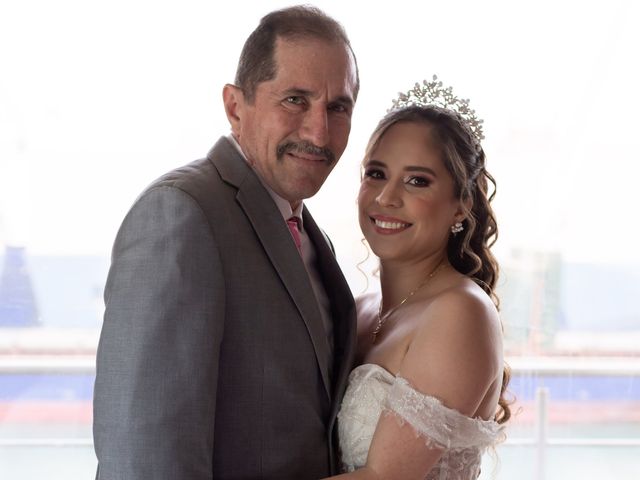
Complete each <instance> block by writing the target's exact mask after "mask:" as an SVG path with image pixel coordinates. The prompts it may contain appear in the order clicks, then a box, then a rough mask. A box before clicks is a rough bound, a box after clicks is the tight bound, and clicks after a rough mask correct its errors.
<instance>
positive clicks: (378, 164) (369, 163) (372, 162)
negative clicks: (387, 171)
mask: <svg viewBox="0 0 640 480" xmlns="http://www.w3.org/2000/svg"><path fill="white" fill-rule="evenodd" d="M365 167H383V168H386V167H387V164H386V163H384V162H381V161H380V160H369V161H367V163H365Z"/></svg>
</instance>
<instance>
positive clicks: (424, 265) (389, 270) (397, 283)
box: [380, 254, 448, 309]
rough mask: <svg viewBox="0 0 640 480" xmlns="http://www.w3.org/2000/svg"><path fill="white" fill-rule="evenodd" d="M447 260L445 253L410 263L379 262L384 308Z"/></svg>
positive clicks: (411, 289) (398, 300) (417, 284)
mask: <svg viewBox="0 0 640 480" xmlns="http://www.w3.org/2000/svg"><path fill="white" fill-rule="evenodd" d="M447 261H448V260H447V259H446V254H445V255H438V256H434V257H430V258H426V259H424V260H422V261H420V262H414V263H411V264H407V263H397V262H384V261H381V262H380V290H381V292H382V300H383V303H384V308H385V309H388V308H391V307H393V306H394V305H397V304H398V303H400V302H401V301H402V300H403V299H404V298H405V297H406V296H407V295H408V294H409V293H410V292H411V291H413V290H414V289H415V288H416V287H417V286H419V285H420V284H422V283H424V281H425V280H426V279H427V277H428V276H429V275H430V274H432V273H433V272H434V271H435V269H436V268H439V267H440V266H441V265H442V264H443V263H446V262H447Z"/></svg>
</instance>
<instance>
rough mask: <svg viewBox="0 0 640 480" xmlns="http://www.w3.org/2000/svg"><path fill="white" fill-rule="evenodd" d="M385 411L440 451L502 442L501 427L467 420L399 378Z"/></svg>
mask: <svg viewBox="0 0 640 480" xmlns="http://www.w3.org/2000/svg"><path fill="white" fill-rule="evenodd" d="M385 409H386V410H387V411H389V412H391V413H393V414H395V415H396V416H397V417H399V419H400V421H401V423H405V422H406V423H408V424H409V425H411V427H413V429H414V430H415V431H416V433H418V435H420V436H422V437H425V438H426V439H427V441H428V442H429V443H430V444H434V445H436V446H438V447H440V448H444V449H447V450H448V449H464V448H470V447H479V448H480V449H483V448H486V447H488V446H490V445H494V444H496V443H497V442H498V441H500V440H501V439H502V436H503V427H502V426H500V425H499V424H498V423H497V422H495V421H493V420H483V419H480V418H470V417H467V416H466V415H463V414H462V413H460V412H458V411H457V410H453V409H451V408H448V407H445V406H444V405H443V404H442V402H440V400H438V399H437V398H434V397H431V396H429V395H425V394H423V393H420V392H418V391H417V390H415V389H414V388H412V387H411V385H410V384H409V382H408V381H407V380H405V379H404V378H402V377H396V379H395V381H394V383H393V385H392V386H391V389H390V391H389V395H388V397H387V401H386V405H385Z"/></svg>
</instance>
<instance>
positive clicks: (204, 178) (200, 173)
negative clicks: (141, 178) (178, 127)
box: [143, 137, 238, 196]
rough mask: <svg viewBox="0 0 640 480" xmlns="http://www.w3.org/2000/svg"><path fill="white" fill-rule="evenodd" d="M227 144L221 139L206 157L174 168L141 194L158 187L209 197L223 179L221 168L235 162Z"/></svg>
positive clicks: (226, 141) (224, 139) (225, 140)
mask: <svg viewBox="0 0 640 480" xmlns="http://www.w3.org/2000/svg"><path fill="white" fill-rule="evenodd" d="M229 147H230V148H232V147H231V145H229V142H228V140H227V139H226V138H224V137H222V138H221V139H220V140H218V142H217V143H216V144H215V145H214V147H213V148H212V149H211V150H210V151H209V153H208V154H207V156H206V157H203V158H200V159H198V160H194V161H192V162H189V163H187V164H186V165H183V166H181V167H178V168H175V169H173V170H171V171H169V172H167V173H165V174H164V175H162V176H161V177H159V178H157V179H156V180H154V181H153V182H152V183H151V184H150V185H149V186H148V187H147V188H146V189H145V191H144V192H143V195H144V193H146V192H148V191H150V190H153V189H157V188H160V187H173V188H177V189H180V190H183V191H185V192H186V193H189V194H190V195H193V196H199V195H211V194H212V193H213V192H214V191H216V190H217V186H216V185H217V184H218V183H220V181H221V180H222V177H223V173H224V172H221V171H220V170H221V166H222V167H223V166H224V165H225V164H226V163H234V162H237V160H238V159H236V158H234V153H233V150H231V149H230V148H229Z"/></svg>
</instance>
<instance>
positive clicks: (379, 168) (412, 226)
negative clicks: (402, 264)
mask: <svg viewBox="0 0 640 480" xmlns="http://www.w3.org/2000/svg"><path fill="white" fill-rule="evenodd" d="M358 211H359V219H360V228H361V229H362V232H363V234H364V236H365V238H366V239H367V241H368V242H369V245H370V246H371V248H372V250H373V251H374V253H375V254H376V255H377V256H378V257H379V258H380V259H381V260H382V261H385V260H410V261H420V260H421V259H427V258H429V257H432V256H433V255H437V254H441V253H442V252H443V251H444V250H445V249H446V247H447V241H448V238H449V235H450V228H451V226H452V225H453V224H454V223H456V222H457V221H461V220H462V219H463V213H462V208H461V202H460V201H459V200H458V199H457V198H456V197H455V195H454V181H453V178H452V176H451V174H450V173H449V172H448V170H447V169H446V167H445V165H444V164H443V162H442V159H441V154H440V151H439V149H438V148H437V147H436V146H435V144H434V142H433V141H432V137H431V132H430V127H429V126H428V125H426V124H424V123H411V122H401V123H396V124H394V125H392V126H391V127H389V129H388V130H387V131H386V132H385V133H384V135H383V137H382V138H381V139H380V141H379V143H378V146H377V147H376V148H375V149H374V150H373V151H372V152H371V156H370V158H368V159H366V161H365V163H364V175H363V177H362V183H361V185H360V193H359V195H358Z"/></svg>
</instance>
